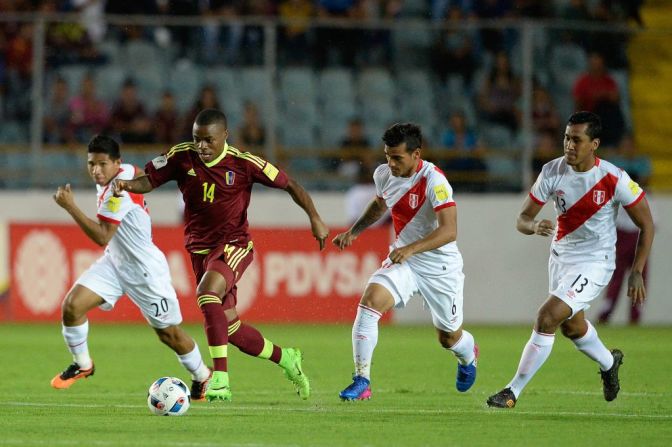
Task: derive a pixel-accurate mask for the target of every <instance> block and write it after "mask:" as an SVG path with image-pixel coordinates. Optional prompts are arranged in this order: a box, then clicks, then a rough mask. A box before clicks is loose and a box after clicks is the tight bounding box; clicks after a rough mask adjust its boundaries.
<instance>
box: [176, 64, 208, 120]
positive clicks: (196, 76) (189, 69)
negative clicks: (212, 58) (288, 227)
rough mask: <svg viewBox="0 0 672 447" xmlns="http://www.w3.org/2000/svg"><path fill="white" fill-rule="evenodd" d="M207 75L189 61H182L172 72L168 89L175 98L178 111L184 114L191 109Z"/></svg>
mask: <svg viewBox="0 0 672 447" xmlns="http://www.w3.org/2000/svg"><path fill="white" fill-rule="evenodd" d="M204 79H205V75H204V73H203V70H202V69H201V67H199V66H198V65H195V64H193V63H192V62H190V61H188V60H181V61H179V62H178V63H176V64H175V66H174V67H173V69H172V70H170V78H169V80H168V89H169V90H170V91H171V92H172V93H173V95H174V96H175V102H176V105H177V109H178V110H179V111H180V113H184V112H186V111H187V110H189V108H190V107H191V105H192V103H193V102H194V98H195V97H196V96H197V95H198V93H199V91H200V89H201V87H202V86H203V81H204Z"/></svg>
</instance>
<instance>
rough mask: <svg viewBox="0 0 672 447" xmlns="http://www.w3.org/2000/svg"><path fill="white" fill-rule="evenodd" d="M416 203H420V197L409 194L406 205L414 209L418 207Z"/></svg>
mask: <svg viewBox="0 0 672 447" xmlns="http://www.w3.org/2000/svg"><path fill="white" fill-rule="evenodd" d="M418 202H420V197H419V196H418V195H417V194H413V193H411V194H409V195H408V205H409V206H410V207H411V208H412V209H416V208H417V207H418Z"/></svg>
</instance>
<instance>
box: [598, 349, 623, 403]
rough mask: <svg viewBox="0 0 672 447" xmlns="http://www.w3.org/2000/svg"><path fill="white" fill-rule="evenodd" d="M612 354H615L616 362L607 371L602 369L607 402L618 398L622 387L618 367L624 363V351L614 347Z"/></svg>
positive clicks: (603, 388) (603, 387)
mask: <svg viewBox="0 0 672 447" xmlns="http://www.w3.org/2000/svg"><path fill="white" fill-rule="evenodd" d="M611 355H612V356H614V364H613V365H611V368H609V369H608V370H607V371H602V370H600V376H602V391H604V400H606V401H607V402H611V401H612V400H614V399H616V396H618V392H619V391H620V389H621V385H620V383H619V381H618V368H620V366H621V365H622V364H623V353H622V352H621V351H620V350H619V349H612V350H611Z"/></svg>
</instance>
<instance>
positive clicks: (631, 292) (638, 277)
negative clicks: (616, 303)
mask: <svg viewBox="0 0 672 447" xmlns="http://www.w3.org/2000/svg"><path fill="white" fill-rule="evenodd" d="M626 211H627V213H628V215H629V216H630V218H631V219H632V221H633V222H634V223H635V225H637V226H638V227H639V239H638V240H637V248H636V251H635V260H634V261H633V262H632V270H631V272H630V276H629V278H628V296H629V297H630V298H631V299H632V304H633V305H635V304H637V303H641V302H643V301H644V300H645V299H646V287H644V278H643V277H642V272H643V271H644V266H645V265H646V260H647V259H648V258H649V253H650V252H651V246H652V245H653V233H654V226H653V218H652V217H651V209H650V208H649V202H648V201H647V200H646V199H644V200H640V201H639V203H637V204H636V205H635V206H632V207H630V208H626Z"/></svg>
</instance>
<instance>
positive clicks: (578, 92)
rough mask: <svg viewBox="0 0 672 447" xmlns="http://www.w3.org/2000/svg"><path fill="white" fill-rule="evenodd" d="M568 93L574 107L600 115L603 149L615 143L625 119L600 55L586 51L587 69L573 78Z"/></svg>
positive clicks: (622, 129) (616, 93) (613, 85)
mask: <svg viewBox="0 0 672 447" xmlns="http://www.w3.org/2000/svg"><path fill="white" fill-rule="evenodd" d="M572 93H573V95H574V103H575V109H576V110H587V111H589V112H594V113H596V114H599V116H600V117H601V118H602V129H603V131H602V137H601V138H600V144H601V146H602V147H604V148H605V149H606V148H609V147H614V146H616V145H617V144H618V143H619V141H620V140H621V137H622V135H623V131H624V128H625V119H624V118H623V112H622V111H621V106H620V102H619V101H620V98H619V96H620V95H619V92H618V84H616V81H615V80H614V78H612V77H611V76H610V75H609V73H608V72H607V67H606V65H605V63H604V57H602V55H601V54H599V53H590V54H589V56H588V71H587V72H586V73H584V74H582V75H581V76H579V78H578V79H577V80H576V83H575V84H574V87H573V89H572Z"/></svg>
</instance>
